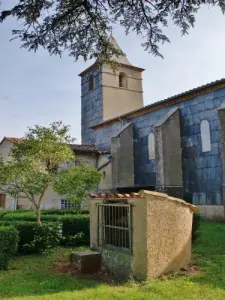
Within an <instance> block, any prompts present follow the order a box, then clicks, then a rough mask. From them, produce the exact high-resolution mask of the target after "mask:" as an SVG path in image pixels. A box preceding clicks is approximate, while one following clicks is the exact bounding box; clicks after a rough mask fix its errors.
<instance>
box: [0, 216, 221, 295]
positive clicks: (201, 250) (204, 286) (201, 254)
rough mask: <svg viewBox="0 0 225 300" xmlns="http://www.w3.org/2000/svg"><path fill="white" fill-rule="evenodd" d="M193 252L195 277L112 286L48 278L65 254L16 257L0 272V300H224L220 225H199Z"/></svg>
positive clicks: (66, 251)
mask: <svg viewBox="0 0 225 300" xmlns="http://www.w3.org/2000/svg"><path fill="white" fill-rule="evenodd" d="M193 252H194V257H195V261H196V263H197V265H199V266H200V267H201V268H202V270H203V271H202V273H201V274H200V275H195V276H189V277H178V276H173V277H167V278H164V279H161V280H153V281H150V282H144V283H136V282H129V283H125V284H120V285H116V286H111V285H108V284H103V283H98V282H95V281H88V280H76V279H74V278H72V277H70V276H68V275H60V274H56V273H54V272H53V269H52V265H53V263H54V262H56V261H60V260H63V259H65V257H66V256H67V255H68V253H69V249H63V248H61V249H59V250H58V251H56V252H55V253H53V254H49V255H44V256H26V257H25V256H24V257H16V258H15V259H14V260H13V261H12V263H11V267H10V270H9V271H0V299H14V300H26V299H30V300H49V299H51V300H71V299H151V300H161V299H163V300H167V299H171V300H176V299H179V300H183V299H184V300H185V299H196V300H200V299H213V300H220V299H221V300H222V299H225V224H219V223H213V222H206V221H204V222H202V224H201V231H200V237H199V239H198V241H197V243H196V245H194V249H193Z"/></svg>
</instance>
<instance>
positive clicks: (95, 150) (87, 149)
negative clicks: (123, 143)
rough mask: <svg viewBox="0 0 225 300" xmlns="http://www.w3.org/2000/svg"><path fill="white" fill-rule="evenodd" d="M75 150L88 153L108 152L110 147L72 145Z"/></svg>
mask: <svg viewBox="0 0 225 300" xmlns="http://www.w3.org/2000/svg"><path fill="white" fill-rule="evenodd" d="M71 147H72V149H73V151H75V152H86V153H97V154H108V153H110V150H109V149H101V148H98V147H96V146H94V145H78V144H73V145H71Z"/></svg>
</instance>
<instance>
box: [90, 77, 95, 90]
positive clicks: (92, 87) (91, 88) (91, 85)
mask: <svg viewBox="0 0 225 300" xmlns="http://www.w3.org/2000/svg"><path fill="white" fill-rule="evenodd" d="M93 89H94V77H93V75H91V76H90V77H89V91H91V90H93Z"/></svg>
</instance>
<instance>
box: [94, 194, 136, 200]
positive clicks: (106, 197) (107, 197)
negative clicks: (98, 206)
mask: <svg viewBox="0 0 225 300" xmlns="http://www.w3.org/2000/svg"><path fill="white" fill-rule="evenodd" d="M139 197H140V196H139V194H138V193H130V194H104V193H98V194H89V198H92V199H93V198H103V199H109V198H110V199H113V198H114V199H118V198H119V199H127V198H139Z"/></svg>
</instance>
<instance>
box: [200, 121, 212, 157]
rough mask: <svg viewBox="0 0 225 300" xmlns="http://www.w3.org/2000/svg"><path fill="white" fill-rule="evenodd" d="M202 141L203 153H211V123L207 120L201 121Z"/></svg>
mask: <svg viewBox="0 0 225 300" xmlns="http://www.w3.org/2000/svg"><path fill="white" fill-rule="evenodd" d="M201 140H202V152H208V151H211V137H210V128H209V122H208V121H207V120H203V121H201Z"/></svg>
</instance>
